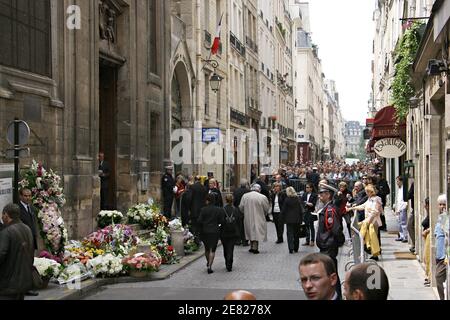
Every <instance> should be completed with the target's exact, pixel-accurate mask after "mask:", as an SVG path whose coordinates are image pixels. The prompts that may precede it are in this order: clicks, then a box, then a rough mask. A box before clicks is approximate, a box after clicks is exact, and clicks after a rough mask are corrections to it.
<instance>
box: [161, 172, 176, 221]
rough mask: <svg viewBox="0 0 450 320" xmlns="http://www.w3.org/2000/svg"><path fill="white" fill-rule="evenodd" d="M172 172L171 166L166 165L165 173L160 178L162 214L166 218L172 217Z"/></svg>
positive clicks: (173, 192)
mask: <svg viewBox="0 0 450 320" xmlns="http://www.w3.org/2000/svg"><path fill="white" fill-rule="evenodd" d="M172 172H173V166H172V165H170V166H166V173H165V174H164V175H163V176H162V178H161V193H162V200H163V214H164V216H165V217H166V218H167V219H170V218H172V206H173V199H174V197H175V189H174V188H175V179H174V178H173V176H172Z"/></svg>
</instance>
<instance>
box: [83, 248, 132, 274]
mask: <svg viewBox="0 0 450 320" xmlns="http://www.w3.org/2000/svg"><path fill="white" fill-rule="evenodd" d="M87 267H88V268H89V269H90V270H91V271H92V272H93V273H94V275H95V276H102V277H114V276H118V275H120V274H121V273H123V264H122V257H121V256H115V255H112V254H111V253H108V254H106V255H100V256H97V257H96V258H93V259H91V260H89V261H88V263H87Z"/></svg>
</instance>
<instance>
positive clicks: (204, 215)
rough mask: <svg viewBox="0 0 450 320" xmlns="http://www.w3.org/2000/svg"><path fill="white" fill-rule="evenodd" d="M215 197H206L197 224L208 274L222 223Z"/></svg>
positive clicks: (211, 194) (209, 195) (210, 271)
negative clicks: (203, 247) (203, 246)
mask: <svg viewBox="0 0 450 320" xmlns="http://www.w3.org/2000/svg"><path fill="white" fill-rule="evenodd" d="M215 202H216V197H215V195H214V194H213V193H210V194H208V195H207V196H206V207H204V208H203V209H201V211H200V215H199V216H198V220H197V223H198V224H199V226H200V230H201V231H200V239H201V240H202V241H203V244H204V245H205V258H206V267H207V268H208V274H211V273H213V272H214V271H213V270H212V264H213V262H214V258H215V256H216V249H217V244H218V242H219V236H220V225H221V222H222V208H219V207H216V206H215Z"/></svg>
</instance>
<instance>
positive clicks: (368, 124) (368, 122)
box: [366, 119, 375, 128]
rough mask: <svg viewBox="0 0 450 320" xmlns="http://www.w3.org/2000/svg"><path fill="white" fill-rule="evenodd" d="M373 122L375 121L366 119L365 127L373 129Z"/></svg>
mask: <svg viewBox="0 0 450 320" xmlns="http://www.w3.org/2000/svg"><path fill="white" fill-rule="evenodd" d="M374 122H375V119H366V127H368V128H371V127H373V123H374Z"/></svg>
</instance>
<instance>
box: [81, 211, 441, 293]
mask: <svg viewBox="0 0 450 320" xmlns="http://www.w3.org/2000/svg"><path fill="white" fill-rule="evenodd" d="M386 212H387V214H386V217H387V224H388V232H384V233H382V241H381V242H382V249H383V254H382V257H381V259H380V261H379V263H378V264H379V265H380V266H381V267H382V268H383V269H385V271H386V274H387V276H388V278H389V283H390V294H389V300H437V296H436V294H435V293H434V291H433V289H432V288H426V287H424V286H423V276H422V275H423V273H424V272H423V269H422V267H421V266H420V264H419V262H418V261H417V260H401V259H397V258H396V257H395V255H394V253H397V252H403V253H405V252H407V251H408V248H409V246H408V244H403V243H400V242H396V241H394V239H395V238H396V235H395V234H393V233H394V232H395V231H397V230H398V226H397V221H396V218H395V216H394V215H393V214H392V211H391V210H387V211H386ZM268 231H269V232H268V234H269V241H268V242H267V243H264V244H263V245H262V249H261V250H260V251H261V254H259V255H253V254H251V253H249V252H248V247H242V246H237V247H235V261H234V266H233V272H227V271H226V269H225V262H224V258H223V251H222V248H221V247H219V248H218V250H217V253H216V259H215V262H214V265H213V269H214V273H213V274H211V275H208V274H207V272H206V267H205V259H204V258H203V257H202V258H200V259H199V260H197V261H195V262H194V263H192V264H191V265H189V266H188V267H186V268H184V269H182V270H180V271H179V272H177V273H175V274H174V275H173V276H172V277H171V278H169V279H167V280H162V281H153V282H143V283H133V284H118V285H112V286H106V287H103V288H102V289H101V290H100V291H98V292H95V293H93V294H92V295H91V296H89V297H87V298H86V300H221V299H223V297H224V296H225V295H226V294H227V293H228V292H230V291H233V290H237V289H243V290H248V291H250V292H252V293H254V294H255V295H256V297H257V299H258V300H306V298H305V295H304V293H303V290H302V288H301V286H300V284H299V283H298V282H297V279H298V277H299V276H298V271H297V268H298V263H299V261H300V259H301V257H302V256H304V255H305V254H307V253H311V252H315V251H317V248H312V247H304V246H301V247H300V252H299V253H298V254H289V252H288V249H287V244H286V242H285V243H283V244H275V240H276V234H275V230H274V226H273V224H269V228H268ZM301 241H304V239H301ZM349 250H350V246H348V245H344V246H343V247H342V248H341V250H340V256H339V258H338V261H339V275H340V278H341V281H343V279H344V275H345V265H346V264H347V263H348V262H350V261H351V258H350V257H349V256H348V252H349Z"/></svg>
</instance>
